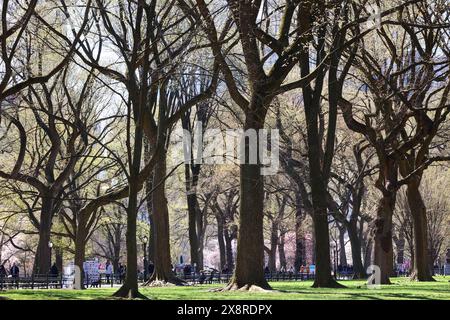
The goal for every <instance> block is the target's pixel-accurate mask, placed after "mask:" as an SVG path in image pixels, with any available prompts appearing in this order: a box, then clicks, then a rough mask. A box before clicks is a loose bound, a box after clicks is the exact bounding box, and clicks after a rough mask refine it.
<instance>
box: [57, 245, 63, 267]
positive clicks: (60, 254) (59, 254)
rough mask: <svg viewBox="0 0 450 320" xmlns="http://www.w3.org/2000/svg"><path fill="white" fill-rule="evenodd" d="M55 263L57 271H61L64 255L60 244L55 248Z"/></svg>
mask: <svg viewBox="0 0 450 320" xmlns="http://www.w3.org/2000/svg"><path fill="white" fill-rule="evenodd" d="M55 263H56V267H57V268H58V270H59V272H63V268H64V256H63V249H62V248H61V247H60V246H58V247H56V248H55Z"/></svg>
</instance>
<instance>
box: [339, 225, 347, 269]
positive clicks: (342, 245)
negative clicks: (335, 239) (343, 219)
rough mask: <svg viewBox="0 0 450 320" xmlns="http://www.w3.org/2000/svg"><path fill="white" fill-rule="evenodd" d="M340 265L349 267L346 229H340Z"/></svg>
mask: <svg viewBox="0 0 450 320" xmlns="http://www.w3.org/2000/svg"><path fill="white" fill-rule="evenodd" d="M339 264H340V265H341V266H342V267H346V266H347V255H346V253H345V227H343V226H342V227H341V228H339Z"/></svg>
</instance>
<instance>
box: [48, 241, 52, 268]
mask: <svg viewBox="0 0 450 320" xmlns="http://www.w3.org/2000/svg"><path fill="white" fill-rule="evenodd" d="M48 247H49V249H50V267H51V266H52V248H53V243H52V242H51V241H49V242H48ZM47 271H48V270H47Z"/></svg>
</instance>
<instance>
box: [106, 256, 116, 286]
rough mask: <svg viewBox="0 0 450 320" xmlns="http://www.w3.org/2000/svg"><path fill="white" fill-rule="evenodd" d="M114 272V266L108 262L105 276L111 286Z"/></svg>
mask: <svg viewBox="0 0 450 320" xmlns="http://www.w3.org/2000/svg"><path fill="white" fill-rule="evenodd" d="M113 272H114V270H113V266H112V264H111V263H110V262H109V260H108V261H106V266H105V275H106V283H107V284H110V281H111V276H112V274H113Z"/></svg>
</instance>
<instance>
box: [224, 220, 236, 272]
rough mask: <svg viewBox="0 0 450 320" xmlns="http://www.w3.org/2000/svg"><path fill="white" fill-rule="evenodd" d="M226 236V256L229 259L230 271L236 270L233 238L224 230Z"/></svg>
mask: <svg viewBox="0 0 450 320" xmlns="http://www.w3.org/2000/svg"><path fill="white" fill-rule="evenodd" d="M224 236H225V255H226V258H227V267H228V270H230V271H233V270H234V257H233V238H232V237H231V235H230V232H229V230H228V229H227V228H225V229H224Z"/></svg>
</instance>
